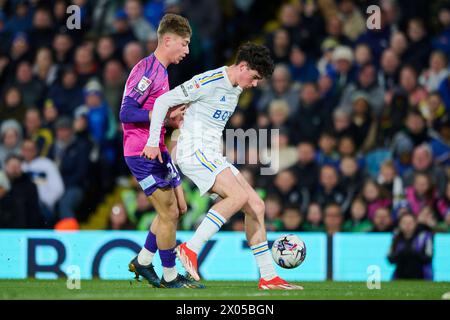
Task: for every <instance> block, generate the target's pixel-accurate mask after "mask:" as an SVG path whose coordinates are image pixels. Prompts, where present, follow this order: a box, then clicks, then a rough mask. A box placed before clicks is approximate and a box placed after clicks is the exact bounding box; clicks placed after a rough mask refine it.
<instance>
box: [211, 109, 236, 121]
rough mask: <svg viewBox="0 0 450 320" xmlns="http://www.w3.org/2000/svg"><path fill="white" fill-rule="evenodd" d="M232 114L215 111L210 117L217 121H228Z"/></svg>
mask: <svg viewBox="0 0 450 320" xmlns="http://www.w3.org/2000/svg"><path fill="white" fill-rule="evenodd" d="M232 114H233V112H231V111H226V110H216V111H215V112H214V113H213V115H212V117H213V118H214V119H217V120H222V121H228V119H230V117H231V115H232Z"/></svg>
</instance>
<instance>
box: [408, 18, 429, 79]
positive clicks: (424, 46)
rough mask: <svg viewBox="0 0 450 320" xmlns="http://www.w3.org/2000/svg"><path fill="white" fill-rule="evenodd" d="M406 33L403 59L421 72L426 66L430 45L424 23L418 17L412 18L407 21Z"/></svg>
mask: <svg viewBox="0 0 450 320" xmlns="http://www.w3.org/2000/svg"><path fill="white" fill-rule="evenodd" d="M407 35H408V42H409V44H408V50H406V53H405V59H404V60H403V61H405V63H407V64H411V65H413V66H414V68H415V69H416V70H417V71H418V72H421V71H422V70H423V69H424V68H425V67H426V61H428V57H429V55H430V52H431V45H430V39H429V38H428V35H427V31H426V30H425V25H424V23H423V21H422V20H421V19H420V18H413V19H411V20H409V21H408V29H407Z"/></svg>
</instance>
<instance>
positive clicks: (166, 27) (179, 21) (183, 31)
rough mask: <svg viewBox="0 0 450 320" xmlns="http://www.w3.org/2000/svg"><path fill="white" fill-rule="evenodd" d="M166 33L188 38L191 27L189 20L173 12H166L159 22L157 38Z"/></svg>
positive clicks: (190, 33)
mask: <svg viewBox="0 0 450 320" xmlns="http://www.w3.org/2000/svg"><path fill="white" fill-rule="evenodd" d="M166 33H173V34H176V35H178V36H180V37H183V38H186V37H189V38H190V37H191V35H192V29H191V26H190V25H189V21H188V20H187V19H186V18H185V17H182V16H180V15H178V14H174V13H167V14H165V15H164V16H163V17H162V19H161V21H160V22H159V26H158V31H157V34H158V39H161V37H162V36H163V35H164V34H166Z"/></svg>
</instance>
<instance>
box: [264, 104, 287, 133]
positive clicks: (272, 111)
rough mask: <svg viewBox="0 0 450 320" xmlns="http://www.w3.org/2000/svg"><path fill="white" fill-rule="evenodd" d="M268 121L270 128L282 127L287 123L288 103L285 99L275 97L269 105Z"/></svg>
mask: <svg viewBox="0 0 450 320" xmlns="http://www.w3.org/2000/svg"><path fill="white" fill-rule="evenodd" d="M268 111H269V121H270V124H271V127H272V128H276V129H279V128H282V127H285V126H286V125H287V121H288V118H289V113H290V112H289V105H288V104H287V102H286V100H282V99H275V100H272V102H270V105H269V110H268Z"/></svg>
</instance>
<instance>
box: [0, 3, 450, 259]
mask: <svg viewBox="0 0 450 320" xmlns="http://www.w3.org/2000/svg"><path fill="white" fill-rule="evenodd" d="M70 4H75V5H77V6H79V8H80V9H81V10H80V13H81V28H79V29H69V28H67V24H66V22H67V19H68V16H69V14H67V13H66V8H67V6H68V5H70ZM371 4H376V5H378V6H379V8H381V16H380V18H381V19H380V21H379V24H380V25H379V28H375V29H368V28H367V25H366V20H367V18H368V15H367V14H366V8H367V7H368V6H369V5H371ZM166 12H174V13H180V14H183V15H185V16H186V17H187V18H188V19H189V21H190V23H191V25H192V28H193V38H192V41H191V45H190V51H191V53H190V55H189V56H188V57H187V58H186V60H185V61H183V62H182V63H181V64H180V65H178V66H173V67H170V68H169V70H168V71H169V79H170V85H171V87H172V88H173V87H174V86H176V85H178V84H180V83H182V82H183V81H185V80H188V79H190V78H191V77H192V76H193V75H194V74H197V73H200V72H203V71H205V70H207V69H212V68H215V67H218V66H221V65H224V64H227V63H229V61H230V60H231V59H232V57H233V54H234V50H235V49H236V48H237V47H238V45H239V44H240V43H242V42H245V41H256V42H259V43H264V44H266V45H267V46H268V47H269V49H270V51H271V53H272V56H273V59H274V61H275V62H276V67H275V70H274V73H273V76H272V78H271V79H269V80H267V81H265V82H263V83H262V84H261V85H260V86H258V87H257V88H254V89H252V90H250V91H247V92H245V93H243V94H242V96H241V99H240V101H239V105H238V108H237V109H236V112H235V114H234V115H233V116H232V118H231V119H230V121H229V123H228V128H230V129H237V128H243V129H249V128H256V129H279V130H280V131H279V133H280V134H279V139H277V140H274V141H271V150H279V161H277V163H274V162H273V161H272V163H270V167H271V168H272V169H274V168H276V167H278V168H279V171H278V172H276V171H275V170H274V174H273V175H261V174H260V169H261V167H263V165H262V163H263V162H264V161H263V160H264V159H260V161H259V164H252V165H237V166H238V167H239V169H240V170H241V172H242V173H243V174H244V175H245V177H246V178H247V179H248V181H250V182H251V184H252V185H253V186H254V187H255V188H256V189H257V190H258V192H259V193H260V194H261V196H262V197H263V199H264V201H265V205H266V222H267V228H268V230H270V231H282V230H283V231H287V230H289V231H323V232H327V233H328V234H333V233H335V232H339V231H345V232H391V231H393V230H395V229H396V228H397V226H398V221H399V220H401V219H400V218H401V217H402V216H404V215H408V214H409V215H408V216H410V217H411V219H412V222H410V221H409V220H408V219H404V220H405V221H407V220H408V221H407V222H408V223H409V224H408V225H406V222H405V227H404V228H403V227H402V226H401V225H400V229H399V232H398V234H397V237H400V238H401V237H406V238H408V237H410V235H411V234H417V233H418V232H450V182H449V179H448V177H449V166H448V165H449V163H450V158H449V156H450V118H449V114H450V113H449V112H450V70H449V63H448V60H449V58H450V3H449V2H448V1H443V0H440V1H434V2H431V1H426V0H417V1H414V5H411V4H410V2H409V1H406V0H381V1H362V0H361V1H358V0H297V1H295V0H294V1H270V2H265V1H256V0H253V1H251V0H249V1H241V0H234V1H233V0H224V1H218V0H202V1H199V0H197V1H192V0H165V1H163V0H149V1H142V2H141V1H138V0H124V1H109V0H103V1H102V0H100V1H87V0H74V1H71V2H69V1H65V0H53V1H51V0H49V1H38V0H34V1H33V0H29V1H26V0H25V1H24V0H11V1H1V0H0V97H1V100H0V228H56V229H77V228H79V223H83V222H86V221H88V220H89V219H90V218H92V216H93V215H95V214H96V212H97V211H98V208H100V207H101V206H102V205H103V204H104V203H105V199H106V198H107V196H108V195H111V194H114V195H116V199H115V201H114V204H113V205H112V206H110V207H109V208H108V211H109V213H110V214H109V215H108V218H109V222H108V227H109V228H111V229H115V230H120V229H138V230H148V226H149V224H150V222H151V221H152V219H153V217H154V216H155V212H154V211H153V209H152V207H151V204H150V203H149V202H148V200H147V198H146V197H145V195H144V193H143V192H142V191H140V189H139V188H138V184H137V183H136V181H133V180H132V179H131V178H130V173H129V171H128V169H127V167H126V165H125V164H124V160H123V154H122V134H121V125H120V123H119V121H118V114H119V109H120V105H121V99H122V93H123V88H124V84H125V80H126V78H127V75H128V73H129V72H130V70H131V69H132V68H133V66H134V65H135V64H136V63H137V62H138V61H139V60H140V59H142V58H143V57H144V56H146V55H148V54H150V53H151V52H152V51H153V50H154V49H155V47H156V43H157V38H156V26H157V25H158V21H159V19H160V18H161V16H162V15H163V14H164V13H166ZM169 136H170V135H169ZM253 151H255V150H252V149H250V150H248V152H247V156H248V157H249V156H250V154H253V153H254V152H253ZM256 154H257V152H256ZM237 155H238V153H236V152H231V153H230V154H228V156H229V157H230V158H231V159H232V160H235V161H237V160H238V159H237V158H236V157H237ZM264 163H266V162H264ZM183 183H184V186H185V192H186V199H187V202H188V204H189V211H188V213H187V214H186V215H185V216H184V217H183V218H182V219H181V222H180V229H184V230H192V229H194V228H195V227H196V225H197V224H198V223H199V222H200V221H201V219H202V218H203V216H204V214H205V212H207V209H208V208H209V206H210V204H211V201H212V200H211V199H209V198H201V197H200V196H199V193H198V191H197V189H196V188H194V187H193V185H191V184H190V182H189V181H187V180H185V181H184V182H183ZM243 225H244V220H243V215H242V214H240V215H236V216H235V217H233V219H231V220H230V221H229V222H228V223H227V224H226V225H225V226H224V228H225V229H227V230H235V231H242V230H243ZM411 225H412V227H413V232H412V233H411V228H412V227H411ZM400 238H399V239H400ZM400 240H401V239H400ZM400 240H398V241H397V242H401V241H400ZM391 259H392V261H395V259H396V257H395V250H394V251H393V252H392V255H391Z"/></svg>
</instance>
